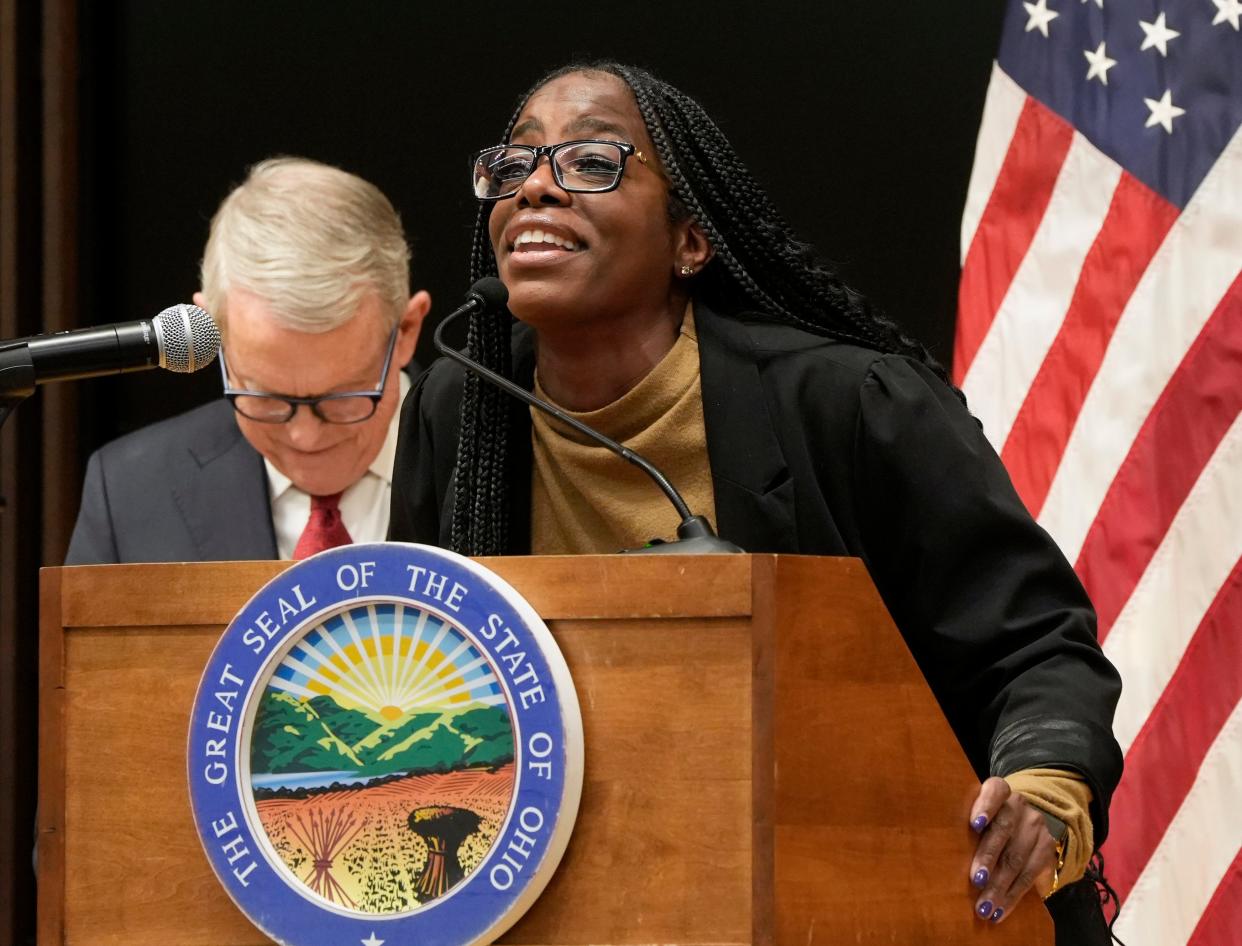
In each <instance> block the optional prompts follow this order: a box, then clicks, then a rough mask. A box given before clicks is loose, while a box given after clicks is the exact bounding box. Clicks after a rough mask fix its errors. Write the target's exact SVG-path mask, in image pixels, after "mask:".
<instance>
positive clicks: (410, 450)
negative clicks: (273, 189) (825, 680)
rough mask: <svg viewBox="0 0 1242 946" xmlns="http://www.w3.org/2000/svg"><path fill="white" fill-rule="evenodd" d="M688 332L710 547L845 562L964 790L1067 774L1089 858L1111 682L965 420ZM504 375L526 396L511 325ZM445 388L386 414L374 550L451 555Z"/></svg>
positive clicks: (519, 439) (882, 371) (741, 323)
mask: <svg viewBox="0 0 1242 946" xmlns="http://www.w3.org/2000/svg"><path fill="white" fill-rule="evenodd" d="M695 325H696V330H697V334H698V339H699V358H700V367H701V383H702V391H703V411H704V421H705V426H706V433H707V449H708V455H709V459H710V463H711V471H712V482H713V486H714V489H715V497H716V519H717V525H718V531H719V532H720V534H721V535H722V536H723V537H725V538H727V539H730V540H732V541H733V542H736V543H737V544H738V545H740V546H741V547H742V548H744V549H746V550H747V551H749V552H790V553H805V554H813V555H853V556H858V557H860V558H862V559H863V561H864V562H865V563H866V565H867V568H868V570H869V571H870V574H871V576H872V579H873V580H874V581H875V583H876V586H877V588H878V589H879V591H880V594H881V596H882V597H883V599H884V602H885V604H886V605H887V606H888V609H889V611H890V612H891V614H892V616H893V619H894V621H895V623H896V624H897V626H898V628H900V630H901V632H902V634H903V636H904V637H905V639H906V642H907V644H908V645H909V647H910V650H911V652H912V653H913V654H914V656H915V659H916V660H917V661H918V662H919V665H920V667H921V668H922V670H923V673H924V675H925V676H926V677H927V679H928V682H929V684H930V685H931V687H932V689H933V690H934V692H935V693H936V696H937V699H938V700H939V701H940V705H941V707H942V708H943V709H944V711H945V714H946V716H947V717H948V720H949V722H950V724H951V725H952V726H953V728H954V731H955V732H956V733H957V736H958V740H959V741H960V742H961V744H962V746H963V748H964V749H965V750H966V753H967V755H968V757H969V758H970V760H971V763H972V764H973V765H974V767H975V770H976V772H977V773H978V774H979V776H980V777H981V778H982V777H986V776H987V775H989V774H1002V775H1003V774H1007V773H1010V772H1015V771H1018V770H1021V769H1025V768H1033V767H1037V766H1049V767H1054V768H1062V769H1068V770H1071V771H1075V772H1078V773H1080V774H1081V775H1083V776H1084V777H1085V778H1086V779H1087V781H1088V782H1089V783H1090V785H1091V788H1092V794H1093V795H1094V797H1095V803H1094V805H1093V811H1092V815H1093V821H1094V826H1095V832H1096V842H1097V844H1098V843H1100V842H1102V841H1103V840H1104V837H1105V836H1106V834H1107V831H1108V821H1107V811H1108V800H1109V798H1110V796H1111V793H1112V791H1113V789H1114V787H1115V786H1116V784H1117V781H1118V779H1119V778H1120V775H1121V752H1120V750H1119V748H1118V746H1117V743H1116V741H1115V740H1114V739H1113V736H1112V718H1113V710H1114V708H1115V706H1116V702H1117V698H1118V696H1119V694H1120V689H1121V686H1120V680H1119V678H1118V675H1117V673H1116V671H1115V670H1114V669H1113V667H1112V665H1111V664H1110V663H1109V662H1108V661H1107V660H1106V659H1105V658H1104V656H1103V654H1102V653H1101V651H1100V648H1099V645H1098V643H1097V642H1096V637H1095V615H1094V612H1093V611H1092V608H1091V604H1090V602H1089V601H1088V599H1087V596H1086V593H1085V592H1084V591H1083V589H1082V585H1081V584H1080V583H1079V581H1078V579H1077V577H1076V576H1075V575H1074V572H1073V570H1072V568H1071V567H1070V565H1069V563H1068V562H1066V560H1065V558H1064V556H1063V555H1062V554H1061V553H1060V551H1059V550H1058V549H1057V547H1056V545H1055V544H1054V543H1053V541H1052V539H1051V538H1050V537H1049V536H1048V535H1047V533H1045V532H1044V531H1043V530H1042V529H1041V528H1040V527H1039V526H1038V525H1037V524H1036V523H1035V522H1034V521H1033V520H1032V519H1031V517H1030V515H1029V514H1028V513H1027V511H1026V509H1025V507H1024V506H1023V505H1022V502H1021V500H1020V499H1019V498H1018V496H1017V494H1016V492H1015V491H1014V489H1013V487H1012V485H1011V483H1010V481H1009V477H1008V474H1007V473H1006V472H1005V470H1004V467H1003V466H1002V465H1001V463H1000V460H999V459H998V458H997V456H996V453H995V451H993V449H992V447H991V446H990V445H989V444H988V442H987V440H986V439H985V438H984V436H983V434H982V432H981V430H980V429H979V425H978V423H977V422H976V421H975V419H974V418H973V417H972V416H971V415H970V414H969V412H968V411H967V410H966V408H965V407H964V406H963V405H962V403H961V402H960V401H959V400H958V398H957V397H956V395H955V394H954V393H953V392H952V391H951V390H950V389H949V388H948V387H947V386H946V385H944V384H943V383H942V382H941V381H940V380H939V379H937V378H936V377H935V376H934V375H933V374H932V373H931V372H930V371H929V370H928V369H927V368H926V367H924V366H923V365H921V364H919V363H916V362H913V361H911V360H910V359H907V358H903V357H900V356H896V355H880V354H877V353H876V352H874V351H870V350H868V349H865V348H861V347H858V346H854V345H848V344H842V343H838V342H834V341H832V340H829V339H825V338H823V337H821V336H818V335H813V334H811V333H808V332H804V331H802V330H799V329H796V328H792V327H790V326H786V325H775V324H772V323H770V322H765V321H759V320H757V319H752V318H747V317H738V318H725V317H722V316H719V315H717V314H715V313H714V312H712V311H711V310H710V309H708V308H707V307H706V306H704V305H702V304H699V303H696V306H695ZM514 375H515V378H516V380H517V381H518V382H519V383H521V384H523V385H525V386H526V387H528V388H529V387H531V386H532V383H533V378H534V347H533V335H532V333H531V332H530V330H528V329H527V328H526V327H525V326H520V325H519V326H518V327H517V329H516V330H515V334H514ZM462 382H463V369H462V368H461V367H460V366H458V365H457V364H455V363H453V362H450V361H448V360H441V361H440V362H438V363H437V364H435V365H433V366H432V367H431V368H430V369H429V370H428V371H427V372H426V373H424V374H423V376H422V377H421V378H419V380H418V381H417V382H416V384H415V387H414V389H413V390H412V391H411V392H410V395H409V397H408V398H407V399H406V401H405V403H404V405H403V406H402V416H401V437H400V440H399V441H398V447H397V459H396V466H395V470H394V476H393V507H392V518H391V525H390V527H389V537H390V538H392V539H398V540H403V541H412V542H425V543H429V544H434V545H441V546H445V547H447V546H448V545H449V543H450V535H451V532H450V525H451V519H452V506H453V502H452V499H453V488H454V485H453V475H454V465H455V461H456V455H457V438H458V430H459V425H460V421H459V410H460V401H461V390H462ZM516 403H517V402H516V401H515V404H516ZM515 416H516V418H517V423H518V425H519V426H518V435H517V436H516V437H515V438H513V440H514V442H513V443H511V445H510V450H511V456H510V457H509V458H508V460H509V469H510V475H511V482H512V488H511V491H510V502H511V508H510V510H509V522H510V532H511V547H510V549H509V551H510V552H511V553H512V554H525V553H528V552H529V550H530V534H529V527H530V469H531V458H530V437H529V433H528V430H529V415H528V414H527V413H526V409H525V408H524V407H522V406H520V405H519V406H518V408H517V410H516V415H515ZM618 462H622V461H620V460H618ZM654 488H655V487H654V486H653V489H654Z"/></svg>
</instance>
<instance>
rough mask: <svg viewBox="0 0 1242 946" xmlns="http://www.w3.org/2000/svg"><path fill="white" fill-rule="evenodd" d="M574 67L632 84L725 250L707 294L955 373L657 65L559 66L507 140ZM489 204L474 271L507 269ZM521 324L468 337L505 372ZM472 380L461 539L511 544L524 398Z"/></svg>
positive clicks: (465, 398) (716, 243)
mask: <svg viewBox="0 0 1242 946" xmlns="http://www.w3.org/2000/svg"><path fill="white" fill-rule="evenodd" d="M575 72H604V73H608V74H611V75H614V76H616V77H618V78H620V79H621V80H622V81H623V82H625V83H626V85H628V86H629V88H630V90H631V92H632V93H633V95H634V99H635V101H636V102H637V104H638V111H639V113H640V114H641V115H642V119H643V122H644V124H645V125H646V126H647V130H648V132H649V134H650V135H651V139H652V143H653V144H654V145H655V149H656V153H657V156H658V157H659V159H660V161H661V163H662V165H663V168H664V171H665V173H666V174H667V175H668V178H669V180H670V182H671V184H672V193H671V197H670V213H671V214H672V215H673V216H674V217H678V216H689V218H691V219H693V220H694V221H695V222H696V223H698V224H699V226H701V227H702V228H703V231H704V233H706V234H707V238H708V241H709V242H710V243H711V246H712V248H713V249H714V251H715V255H714V256H713V258H712V260H711V262H710V263H709V264H708V265H707V266H706V267H705V268H704V269H703V271H702V272H701V273H700V274H699V275H697V276H695V277H694V279H695V286H694V289H693V291H694V293H695V294H696V295H701V296H702V297H703V298H704V299H705V301H707V302H708V303H709V304H711V305H712V306H713V307H714V308H716V309H717V310H718V311H720V312H721V313H722V314H736V313H741V312H747V313H748V314H752V315H754V316H755V317H759V318H766V319H769V320H771V321H774V322H780V323H785V324H789V325H795V326H798V327H800V328H803V329H805V330H807V331H810V332H814V333H815V334H817V335H823V336H826V337H828V338H834V339H838V340H840V341H843V342H849V343H853V344H857V345H861V346H864V347H867V348H872V349H875V350H877V351H880V352H884V353H889V354H900V355H905V356H908V357H910V358H913V359H915V360H917V361H920V362H922V363H923V364H925V365H927V366H928V367H929V368H931V369H932V371H934V372H935V373H936V374H937V375H938V376H940V377H941V378H942V379H943V380H944V381H945V382H946V383H949V378H948V375H947V373H946V372H945V370H944V368H943V367H942V366H941V365H940V364H938V363H937V362H936V360H935V359H934V358H932V356H931V355H930V354H929V353H928V351H927V349H925V348H924V347H923V346H922V345H920V344H919V343H918V342H916V341H914V340H913V339H911V338H910V337H908V336H907V335H905V334H904V333H903V332H902V331H901V330H900V329H899V328H898V326H897V325H896V324H895V323H894V322H892V321H891V320H889V319H887V318H885V317H884V316H882V315H880V314H879V313H878V312H876V311H875V310H874V309H873V308H872V307H871V305H870V304H869V303H868V302H867V300H866V299H865V298H864V297H863V296H862V295H860V294H859V293H857V292H854V291H853V290H851V289H850V288H848V287H847V286H845V285H844V283H842V282H841V280H840V279H839V278H838V277H837V276H836V274H835V273H834V272H832V270H830V269H828V268H827V267H825V266H824V265H823V264H821V263H820V262H819V261H818V260H816V258H815V255H814V252H813V250H812V248H811V247H810V246H809V245H808V244H806V243H802V242H800V241H799V240H797V239H796V238H795V236H794V235H793V232H792V231H791V229H790V227H789V226H788V224H787V223H786V222H785V220H784V219H783V218H782V217H781V215H780V214H779V212H778V211H777V210H776V208H775V207H774V206H773V204H772V202H771V200H770V199H769V198H768V196H767V194H766V193H765V192H764V190H763V188H762V187H760V186H759V184H758V183H757V182H756V181H755V179H754V177H753V176H752V175H751V173H750V171H749V170H748V169H747V167H746V166H745V165H744V164H743V163H742V161H741V160H740V159H739V158H738V156H737V154H736V152H735V151H734V150H733V147H732V145H730V144H729V141H728V139H727V138H726V137H725V136H724V134H723V132H721V131H720V129H719V128H718V127H717V126H716V124H715V122H713V121H712V120H711V118H710V117H708V115H707V113H706V112H705V111H704V110H703V108H702V106H700V105H699V104H698V103H697V102H696V101H694V99H692V98H690V97H689V96H688V95H685V94H683V93H682V92H679V91H678V90H677V89H675V88H673V87H672V86H671V85H669V84H668V83H666V82H663V81H661V80H660V79H657V78H656V77H655V76H653V75H652V74H651V73H649V72H647V71H645V70H643V69H638V68H635V67H632V66H625V65H621V64H618V63H612V62H598V63H588V64H578V65H570V66H565V67H562V68H560V69H557V70H556V71H554V72H552V73H549V74H548V75H546V76H544V77H543V78H542V79H540V80H539V81H538V82H536V83H535V85H534V86H532V87H531V89H530V91H528V92H527V93H526V94H525V95H524V96H523V97H522V99H521V101H520V102H519V104H518V107H517V109H516V110H515V111H514V113H513V115H512V116H511V117H510V119H509V123H508V125H507V126H506V128H505V134H504V138H503V140H504V141H508V140H509V137H510V135H511V134H512V131H513V127H514V125H515V124H516V122H517V119H518V117H519V116H520V115H521V111H522V109H523V108H524V107H525V104H526V101H527V100H528V99H529V98H530V96H531V95H532V94H534V92H535V91H537V90H538V89H540V88H542V87H543V86H544V85H546V84H547V83H549V82H551V81H552V80H554V79H557V78H560V77H561V76H564V75H569V74H571V73H575ZM490 214H491V206H490V205H482V206H480V208H479V213H478V217H477V219H476V221H475V231H474V244H473V247H472V249H471V254H470V278H471V280H472V281H473V280H476V279H479V278H481V277H483V276H494V275H496V274H497V269H496V257H495V254H494V253H493V251H492V246H491V240H490V237H489V234H488V218H489V216H490ZM512 325H513V317H512V316H511V315H510V314H509V313H508V312H488V313H485V314H483V315H480V316H476V317H474V318H472V319H471V322H470V328H469V334H468V336H467V347H468V348H469V350H470V351H471V353H472V354H473V355H474V357H475V358H477V359H479V360H480V361H481V362H482V363H483V364H484V365H486V366H487V367H489V368H491V369H492V370H493V371H496V372H498V373H500V374H502V375H504V376H505V377H511V375H512V357H511V353H510V348H509V334H510V331H511V328H512ZM464 384H465V387H464V391H463V394H462V405H461V433H460V438H459V440H458V446H457V472H456V484H455V493H454V497H455V498H454V505H453V519H452V547H453V549H454V550H456V551H458V552H461V553H462V554H465V555H502V554H505V553H506V552H508V551H510V550H509V548H508V513H509V503H510V497H509V483H510V482H511V481H512V480H513V478H514V474H515V471H514V470H512V469H511V465H512V460H511V451H509V449H508V445H509V437H510V435H511V433H513V431H515V430H519V429H522V428H521V427H519V426H518V424H517V421H518V419H519V417H520V414H521V413H523V412H524V411H525V408H524V407H522V406H521V405H519V404H518V402H516V401H515V400H513V399H512V398H510V397H509V396H508V395H507V394H505V393H504V392H502V391H500V390H498V389H497V388H494V387H493V386H492V385H490V384H487V383H485V382H483V381H481V380H480V379H479V378H478V377H477V376H475V375H473V374H467V375H466V378H465V381H464ZM959 396H960V393H959Z"/></svg>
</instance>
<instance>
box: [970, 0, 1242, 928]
mask: <svg viewBox="0 0 1242 946" xmlns="http://www.w3.org/2000/svg"><path fill="white" fill-rule="evenodd" d="M1229 2H1230V3H1232V2H1235V0H1229ZM1227 5H1228V3H1226V0H1162V2H1161V3H1160V4H1157V5H1156V6H1155V7H1153V6H1152V5H1151V4H1146V5H1144V4H1139V5H1137V6H1136V5H1134V4H1124V3H1122V4H1118V3H1105V2H1104V0H1096V2H1095V3H1092V2H1091V0H1081V2H1074V0H1050V2H1047V3H1045V2H1044V0H1040V2H1038V3H1026V2H1023V0H1009V2H1008V3H1007V10H1006V17H1005V23H1004V26H1003V28H1002V31H1001V42H1000V51H999V54H998V56H997V60H998V61H997V63H996V64H995V66H994V68H993V71H992V85H991V87H989V90H988V102H987V105H986V108H985V114H984V118H983V122H982V124H981V127H980V131H979V138H978V141H977V148H976V154H975V169H974V171H973V172H972V176H971V183H970V189H969V192H968V195H967V202H966V207H965V209H964V212H963V218H962V244H961V247H960V254H961V260H962V264H963V273H962V282H961V289H960V293H961V294H960V298H959V311H958V317H959V328H958V335H957V338H956V345H955V350H954V354H955V358H956V361H955V364H954V372H953V377H954V379H955V380H956V381H957V382H958V383H959V384H960V385H961V386H962V388H963V390H964V391H965V393H966V395H967V398H968V402H969V404H970V407H971V409H972V411H974V413H975V414H976V416H977V417H978V418H979V419H980V421H981V422H982V424H983V430H984V433H985V434H986V435H987V437H988V439H989V440H990V441H991V442H992V444H993V446H995V447H996V449H997V451H998V453H999V454H1000V457H1001V460H1002V462H1003V463H1004V465H1005V467H1006V469H1007V470H1008V471H1009V474H1010V477H1011V479H1012V480H1013V483H1014V486H1015V488H1016V490H1017V492H1018V494H1019V495H1020V496H1021V497H1022V500H1023V502H1024V503H1025V504H1026V506H1027V508H1028V509H1030V510H1031V512H1032V513H1033V514H1034V515H1035V516H1036V519H1037V521H1038V522H1039V523H1040V524H1041V525H1042V526H1044V528H1045V529H1046V530H1047V531H1048V532H1049V534H1050V535H1051V536H1052V538H1053V539H1054V540H1055V541H1056V542H1057V543H1058V545H1059V547H1060V548H1061V550H1062V552H1064V553H1065V555H1066V557H1067V558H1068V559H1069V560H1070V561H1071V562H1074V568H1075V570H1076V571H1077V573H1078V575H1079V577H1080V578H1081V579H1082V581H1083V584H1084V586H1085V587H1086V589H1087V591H1088V593H1089V594H1090V596H1091V598H1092V601H1093V602H1094V604H1095V607H1096V610H1097V612H1098V616H1099V625H1098V626H1099V637H1100V640H1101V642H1102V646H1103V648H1104V651H1105V654H1106V655H1107V656H1109V657H1110V658H1111V659H1112V660H1113V662H1114V663H1115V664H1116V666H1117V668H1118V670H1119V671H1120V674H1121V677H1122V682H1123V688H1122V694H1121V698H1120V702H1119V705H1118V707H1117V714H1116V718H1115V721H1114V731H1115V735H1116V737H1117V741H1118V743H1119V745H1120V747H1121V749H1122V751H1123V752H1124V753H1125V761H1126V766H1125V772H1124V774H1123V776H1122V779H1121V784H1120V785H1119V786H1118V787H1117V790H1116V791H1115V792H1114V793H1113V795H1112V809H1111V819H1110V820H1111V824H1112V831H1111V833H1110V836H1109V839H1108V843H1107V845H1106V846H1105V854H1106V857H1107V863H1108V867H1109V878H1110V880H1111V882H1112V884H1113V886H1114V888H1115V889H1116V890H1117V892H1118V893H1119V894H1120V895H1121V899H1122V905H1121V913H1120V920H1119V921H1118V924H1117V927H1116V929H1117V933H1118V934H1119V938H1120V939H1121V940H1124V941H1125V942H1127V943H1129V946H1188V944H1189V946H1225V944H1226V943H1227V944H1229V946H1242V804H1240V803H1239V802H1238V799H1239V798H1242V31H1240V30H1239V29H1238V28H1237V26H1236V25H1234V24H1230V23H1229V22H1228V16H1226V15H1225V14H1224V13H1223V12H1221V10H1223V9H1224V7H1225V6H1227ZM1157 7H1158V9H1157ZM1214 7H1220V8H1221V9H1220V10H1216V9H1214ZM1049 8H1051V9H1049ZM1157 14H1159V15H1157ZM1166 15H1167V18H1168V19H1167V22H1168V28H1167V29H1168V30H1169V31H1168V32H1166V26H1165V22H1164V17H1165V16H1166ZM1153 20H1154V21H1156V22H1155V24H1153V23H1152V22H1150V21H1153ZM1140 27H1142V28H1141V29H1140ZM1145 33H1147V34H1151V35H1148V36H1145V35H1144V34H1145ZM1144 40H1145V45H1146V47H1147V48H1143V45H1144V43H1143V42H1141V41H1144ZM1166 44H1167V48H1166ZM1023 96H1026V98H1025V99H1024V98H1023ZM1033 103H1038V106H1036V105H1034V104H1033ZM1040 109H1047V110H1048V111H1051V112H1052V113H1054V114H1055V115H1056V116H1059V117H1060V118H1061V119H1063V120H1064V121H1065V122H1066V124H1067V127H1069V128H1071V129H1072V134H1073V139H1072V143H1071V144H1070V145H1069V146H1068V150H1066V149H1065V148H1064V147H1062V148H1060V149H1057V148H1051V149H1049V148H1048V147H1047V144H1046V142H1044V143H1041V144H1040V145H1039V146H1040V147H1043V148H1044V152H1043V153H1041V154H1039V155H1032V154H1030V153H1029V152H1028V151H1027V150H1026V149H1028V148H1029V147H1031V146H1032V142H1034V141H1036V139H1037V134H1036V132H1037V130H1038V129H1036V128H1035V127H1034V126H1035V123H1036V120H1037V119H1038V118H1039V117H1041V116H1040ZM1050 127H1052V132H1050V133H1049V135H1048V139H1049V140H1052V139H1054V138H1055V130H1056V129H1055V122H1053V123H1050ZM1086 142H1089V145H1088V144H1086ZM1088 151H1091V152H1094V155H1093V156H1094V157H1095V158H1096V160H1086V159H1085V158H1084V155H1085V154H1086V153H1087V152H1088ZM1050 174H1051V175H1053V176H1054V177H1055V183H1054V185H1053V190H1052V193H1051V194H1049V193H1048V191H1047V188H1048V181H1049V179H1050V177H1049V175H1050ZM1019 175H1025V176H1023V177H1021V178H1019ZM1087 179H1089V183H1086V182H1087ZM1031 195H1033V196H1031ZM1075 241H1078V243H1077V245H1075Z"/></svg>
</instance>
